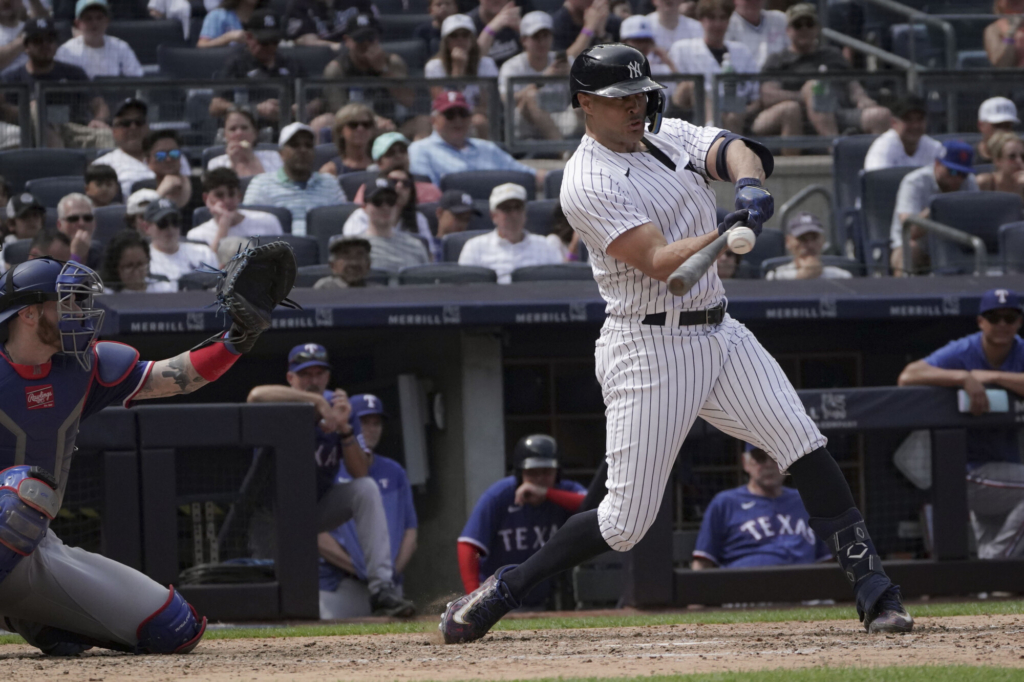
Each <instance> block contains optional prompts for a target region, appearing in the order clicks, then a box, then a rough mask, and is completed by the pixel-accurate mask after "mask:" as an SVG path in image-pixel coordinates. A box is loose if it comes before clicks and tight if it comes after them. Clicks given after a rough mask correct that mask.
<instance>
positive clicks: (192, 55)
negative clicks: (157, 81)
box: [156, 45, 236, 80]
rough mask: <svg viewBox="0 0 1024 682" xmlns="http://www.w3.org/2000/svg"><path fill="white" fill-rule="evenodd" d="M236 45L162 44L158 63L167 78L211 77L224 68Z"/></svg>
mask: <svg viewBox="0 0 1024 682" xmlns="http://www.w3.org/2000/svg"><path fill="white" fill-rule="evenodd" d="M235 49H236V48H234V47H210V48H206V49H204V50H200V49H198V48H194V47H177V46H169V45H160V46H159V47H157V50H156V52H157V64H159V66H160V75H161V76H164V77H166V78H181V79H189V80H195V79H204V78H205V79H210V78H216V76H217V74H218V73H220V72H222V71H223V70H224V65H225V64H227V61H228V59H229V58H230V57H231V55H232V54H234V53H235Z"/></svg>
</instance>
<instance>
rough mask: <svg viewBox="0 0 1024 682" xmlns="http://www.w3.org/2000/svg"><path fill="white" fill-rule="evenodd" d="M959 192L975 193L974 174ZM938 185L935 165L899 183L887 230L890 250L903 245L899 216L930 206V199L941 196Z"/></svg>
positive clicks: (976, 184) (919, 169)
mask: <svg viewBox="0 0 1024 682" xmlns="http://www.w3.org/2000/svg"><path fill="white" fill-rule="evenodd" d="M960 191H961V192H977V191H978V183H977V182H975V180H974V174H971V175H968V176H967V178H966V179H965V180H964V181H963V184H962V185H960ZM941 193H942V190H940V189H939V183H938V181H937V180H936V179H935V163H934V162H932V163H929V164H928V165H927V166H924V167H922V168H918V169H917V170H914V171H910V172H909V173H907V174H906V175H905V176H903V180H902V181H901V182H900V189H899V191H898V192H897V193H896V208H895V209H894V210H893V212H892V225H891V226H890V228H889V243H890V244H891V245H892V248H894V249H895V248H897V247H899V246H902V245H903V224H902V223H901V222H900V214H901V213H908V214H914V215H916V214H918V213H920V212H921V211H923V210H924V209H926V208H928V207H929V206H931V203H932V198H933V197H935V196H937V195H939V194H941Z"/></svg>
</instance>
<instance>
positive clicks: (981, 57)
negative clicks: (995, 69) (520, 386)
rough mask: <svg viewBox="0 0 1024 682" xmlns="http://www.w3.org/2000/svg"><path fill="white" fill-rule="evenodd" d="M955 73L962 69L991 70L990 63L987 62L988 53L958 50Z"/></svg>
mask: <svg viewBox="0 0 1024 682" xmlns="http://www.w3.org/2000/svg"><path fill="white" fill-rule="evenodd" d="M956 68H957V71H961V70H963V69H991V68H992V62H990V61H989V60H988V53H987V52H985V50H960V51H959V52H957V53H956Z"/></svg>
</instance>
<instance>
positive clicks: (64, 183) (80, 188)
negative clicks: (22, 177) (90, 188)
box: [25, 175, 85, 208]
mask: <svg viewBox="0 0 1024 682" xmlns="http://www.w3.org/2000/svg"><path fill="white" fill-rule="evenodd" d="M25 191H26V192H28V193H29V194H31V195H32V196H34V197H35V198H36V201H38V202H39V203H40V204H42V205H43V206H46V207H47V208H57V203H58V202H59V201H60V200H61V199H62V198H64V197H65V196H67V195H68V194H71V193H72V192H85V178H84V177H83V176H81V175H61V176H57V177H54V178H36V179H35V180H29V181H28V182H26V183H25Z"/></svg>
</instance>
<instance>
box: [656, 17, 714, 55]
mask: <svg viewBox="0 0 1024 682" xmlns="http://www.w3.org/2000/svg"><path fill="white" fill-rule="evenodd" d="M647 19H648V20H649V21H650V22H651V32H652V33H654V44H655V45H657V46H658V47H660V48H661V49H663V50H667V49H669V48H670V47H672V46H673V45H674V44H675V43H676V41H679V40H687V39H688V38H700V39H701V40H703V39H704V27H703V26H701V25H700V22H699V21H697V20H696V19H691V18H690V17H684V16H680V17H679V23H678V24H676V27H675V28H665V27H664V26H662V25H661V22H660V21H659V20H658V13H657V12H651V13H650V14H648V15H647ZM676 66H677V67H678V66H679V65H678V64H676Z"/></svg>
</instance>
